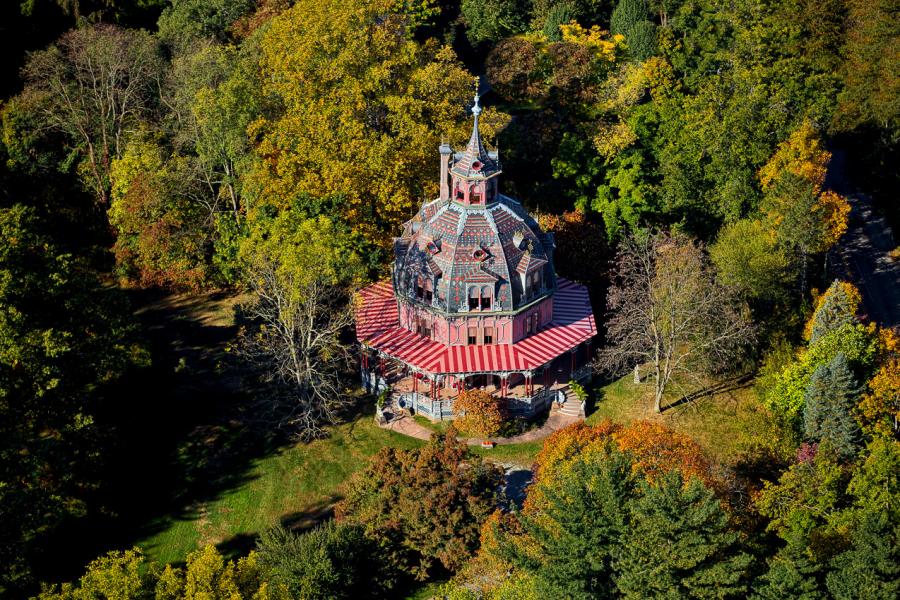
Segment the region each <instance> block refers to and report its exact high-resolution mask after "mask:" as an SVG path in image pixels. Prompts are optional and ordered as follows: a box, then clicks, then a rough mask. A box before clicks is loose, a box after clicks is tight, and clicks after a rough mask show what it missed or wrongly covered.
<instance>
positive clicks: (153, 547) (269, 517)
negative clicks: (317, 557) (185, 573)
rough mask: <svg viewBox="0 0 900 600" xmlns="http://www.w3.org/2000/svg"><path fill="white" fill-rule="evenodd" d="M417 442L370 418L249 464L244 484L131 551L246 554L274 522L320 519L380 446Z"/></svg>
mask: <svg viewBox="0 0 900 600" xmlns="http://www.w3.org/2000/svg"><path fill="white" fill-rule="evenodd" d="M421 443H422V442H420V441H419V440H415V439H412V438H408V437H405V436H402V435H399V434H396V433H393V432H390V431H386V430H383V429H379V428H378V427H377V426H375V424H374V422H373V419H372V417H371V415H366V416H361V417H359V418H357V419H356V420H354V421H353V422H351V423H346V424H343V425H339V426H337V427H334V428H332V429H331V436H330V437H328V438H327V439H323V440H318V441H315V442H312V443H308V444H302V443H301V444H296V445H294V446H290V447H288V448H285V449H282V450H281V451H279V452H277V453H275V454H271V455H269V456H266V457H263V458H260V459H258V460H256V461H254V462H253V463H252V465H251V468H250V469H249V472H248V475H247V477H246V478H244V480H243V483H242V484H241V485H239V486H237V487H235V488H233V489H229V490H227V491H225V492H223V493H221V494H220V495H219V496H218V497H217V498H215V499H213V500H209V501H205V502H201V503H199V504H198V505H195V506H191V507H190V510H188V511H186V514H185V516H184V518H179V519H165V520H163V521H160V522H158V523H156V524H155V525H156V527H157V528H158V532H157V533H155V534H153V535H151V536H150V537H147V538H145V539H143V540H141V541H140V542H138V546H139V547H141V548H143V549H144V550H145V551H146V552H147V553H148V554H149V555H150V556H151V557H152V558H154V559H156V560H158V561H162V562H178V561H183V560H184V558H185V556H186V555H187V554H188V553H189V552H191V551H192V550H195V549H197V548H199V547H200V546H202V545H205V544H217V545H220V547H221V548H222V549H223V550H224V551H243V550H246V549H247V548H248V547H249V546H250V545H251V544H252V541H253V538H254V537H255V535H256V534H258V533H259V532H260V531H262V530H263V529H265V528H267V527H269V526H271V525H272V524H274V523H276V522H278V521H279V520H280V521H281V522H282V523H284V524H285V525H289V526H292V527H305V526H309V525H312V524H314V523H315V522H316V521H317V520H319V519H321V518H324V517H327V516H328V515H329V514H330V510H331V508H332V507H333V505H334V503H335V502H336V501H337V500H339V499H340V497H341V489H340V487H341V484H342V483H343V482H344V481H345V480H346V479H347V478H348V477H349V476H350V475H351V474H352V473H354V472H355V471H357V470H359V469H360V468H362V467H363V466H364V465H365V464H366V460H367V459H368V458H369V457H370V456H372V455H373V454H375V453H376V452H377V451H378V449H379V448H382V447H383V446H394V447H398V448H413V447H416V446H418V445H420V444H421Z"/></svg>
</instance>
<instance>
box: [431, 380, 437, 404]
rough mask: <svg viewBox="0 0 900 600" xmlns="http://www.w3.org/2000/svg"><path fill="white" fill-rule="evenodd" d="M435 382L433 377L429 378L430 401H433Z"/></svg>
mask: <svg viewBox="0 0 900 600" xmlns="http://www.w3.org/2000/svg"><path fill="white" fill-rule="evenodd" d="M435 387H436V386H435V380H434V377H431V399H432V400H434V389H435Z"/></svg>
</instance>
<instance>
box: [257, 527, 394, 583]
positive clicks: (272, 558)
mask: <svg viewBox="0 0 900 600" xmlns="http://www.w3.org/2000/svg"><path fill="white" fill-rule="evenodd" d="M257 549H258V551H259V564H260V566H261V567H262V568H263V569H264V570H265V571H266V574H267V576H268V581H269V582H270V584H272V585H274V586H283V587H284V589H285V590H286V591H287V592H288V593H289V594H290V596H291V597H292V598H306V599H309V600H312V599H315V598H323V599H325V598H359V597H363V596H367V595H368V594H369V593H370V592H371V591H372V590H373V589H374V588H375V587H377V586H374V585H373V582H374V580H375V578H374V576H373V574H374V570H373V567H374V563H372V562H370V557H371V555H372V552H373V550H374V548H372V546H371V544H370V543H369V542H368V541H367V540H366V537H365V535H364V533H363V530H362V528H361V527H358V526H355V525H342V524H341V525H339V524H336V523H335V522H334V521H329V522H327V523H325V524H324V525H322V526H320V527H317V528H315V529H313V530H312V531H310V532H309V533H305V534H302V535H297V534H295V533H292V532H290V531H288V530H286V529H284V528H283V527H281V526H276V527H273V528H272V529H270V530H268V531H266V532H264V533H263V534H262V536H261V537H260V540H259V543H258V544H257Z"/></svg>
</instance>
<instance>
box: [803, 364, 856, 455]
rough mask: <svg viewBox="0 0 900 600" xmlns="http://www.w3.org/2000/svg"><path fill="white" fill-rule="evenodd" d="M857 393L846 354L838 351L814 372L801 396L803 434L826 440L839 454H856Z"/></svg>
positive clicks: (813, 439)
mask: <svg viewBox="0 0 900 600" xmlns="http://www.w3.org/2000/svg"><path fill="white" fill-rule="evenodd" d="M859 395H860V388H859V386H858V385H857V383H856V380H855V378H854V376H853V372H852V371H851V370H850V365H849V364H848V363H847V357H846V355H845V354H844V353H843V352H838V353H837V354H836V355H835V357H834V358H833V359H832V360H831V362H829V363H827V364H824V365H822V366H820V367H819V368H817V369H816V370H815V372H813V375H812V377H811V378H810V382H809V386H808V387H807V389H806V394H805V397H804V400H805V403H806V404H805V406H804V410H803V426H804V433H805V435H806V438H807V439H809V440H812V441H816V442H822V441H827V442H828V443H829V444H831V446H832V447H833V448H834V449H835V451H836V452H837V453H838V455H839V456H841V457H842V458H844V459H850V458H853V457H854V456H856V453H857V451H858V449H859V443H860V432H859V426H858V425H857V423H856V419H854V417H853V409H854V407H855V406H856V401H857V400H858V398H859Z"/></svg>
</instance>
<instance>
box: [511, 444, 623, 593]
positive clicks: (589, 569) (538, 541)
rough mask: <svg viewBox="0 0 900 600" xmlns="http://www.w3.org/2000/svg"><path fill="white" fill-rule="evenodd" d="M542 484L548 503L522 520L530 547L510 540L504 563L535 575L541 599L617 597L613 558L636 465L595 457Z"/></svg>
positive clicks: (611, 456)
mask: <svg viewBox="0 0 900 600" xmlns="http://www.w3.org/2000/svg"><path fill="white" fill-rule="evenodd" d="M536 485H537V486H539V487H540V489H539V490H538V491H539V493H540V494H541V496H542V498H543V499H545V500H546V502H542V508H541V510H540V511H539V512H536V513H535V512H531V513H529V512H527V511H526V513H524V514H523V515H522V516H521V523H522V528H523V530H524V532H526V534H527V535H528V537H529V538H530V540H529V543H528V544H526V545H524V546H523V544H521V540H519V539H516V538H513V539H510V540H508V541H505V542H504V543H503V545H502V546H501V552H502V553H503V555H504V558H505V559H507V560H509V561H510V562H511V563H512V564H514V565H515V566H517V567H519V568H522V569H525V570H526V571H529V572H531V573H532V574H533V575H534V576H535V578H536V580H537V585H538V588H539V591H540V595H541V597H547V598H585V599H588V598H614V597H616V596H617V595H616V593H615V589H616V588H615V585H614V583H613V570H612V563H613V556H614V554H615V552H616V550H617V549H618V548H619V547H620V546H621V537H622V535H623V532H624V531H625V529H626V527H627V517H628V515H627V508H626V507H627V506H628V504H629V502H630V499H631V498H632V496H633V494H634V491H635V487H636V486H635V476H634V474H633V469H632V462H631V460H630V459H629V458H628V456H627V455H625V454H623V453H621V452H618V451H614V450H611V451H608V452H601V453H592V454H591V455H590V456H589V457H587V458H581V457H579V459H576V461H575V462H574V463H573V464H572V466H571V468H569V469H567V470H566V471H565V472H563V473H560V475H559V476H558V477H554V478H552V480H550V481H546V482H539V483H538V484H536ZM531 493H532V492H529V494H531ZM526 547H527V550H526V549H525V548H526Z"/></svg>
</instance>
